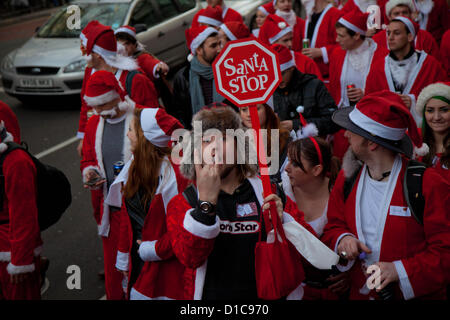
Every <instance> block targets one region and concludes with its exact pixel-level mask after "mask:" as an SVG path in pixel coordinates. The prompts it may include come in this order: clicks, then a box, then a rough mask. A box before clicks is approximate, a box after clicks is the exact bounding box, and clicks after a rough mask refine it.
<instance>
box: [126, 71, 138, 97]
mask: <svg viewBox="0 0 450 320" xmlns="http://www.w3.org/2000/svg"><path fill="white" fill-rule="evenodd" d="M139 73H141V72H139V71H138V70H132V71H128V73H127V78H126V80H125V90H127V93H128V95H129V96H130V98H131V88H132V87H133V78H134V76H135V75H137V74H139Z"/></svg>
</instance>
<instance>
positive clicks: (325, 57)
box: [320, 47, 330, 64]
mask: <svg viewBox="0 0 450 320" xmlns="http://www.w3.org/2000/svg"><path fill="white" fill-rule="evenodd" d="M320 51H322V60H323V63H325V64H327V63H328V62H330V60H329V59H328V52H327V48H325V47H322V48H320Z"/></svg>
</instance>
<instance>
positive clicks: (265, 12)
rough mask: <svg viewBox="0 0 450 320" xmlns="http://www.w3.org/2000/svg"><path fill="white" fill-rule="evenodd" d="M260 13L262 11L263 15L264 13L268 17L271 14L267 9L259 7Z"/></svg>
mask: <svg viewBox="0 0 450 320" xmlns="http://www.w3.org/2000/svg"><path fill="white" fill-rule="evenodd" d="M257 10H259V11H261V12H262V13H264V14H265V15H266V16H268V15H269V12H268V11H267V10H266V8H264V7H263V6H259V7H258V9H257Z"/></svg>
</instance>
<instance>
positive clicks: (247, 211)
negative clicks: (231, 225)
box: [236, 202, 258, 218]
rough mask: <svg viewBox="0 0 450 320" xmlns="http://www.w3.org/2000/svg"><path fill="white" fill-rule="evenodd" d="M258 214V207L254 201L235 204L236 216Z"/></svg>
mask: <svg viewBox="0 0 450 320" xmlns="http://www.w3.org/2000/svg"><path fill="white" fill-rule="evenodd" d="M257 215H258V208H257V207H256V203H255V202H250V203H244V204H237V205H236V216H237V217H240V218H242V217H251V216H257Z"/></svg>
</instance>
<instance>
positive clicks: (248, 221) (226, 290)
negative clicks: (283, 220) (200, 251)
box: [193, 179, 266, 300]
mask: <svg viewBox="0 0 450 320" xmlns="http://www.w3.org/2000/svg"><path fill="white" fill-rule="evenodd" d="M260 209H261V207H260V205H259V202H258V199H257V197H256V194H255V192H254V190H253V187H252V185H251V184H250V182H249V181H248V180H247V179H246V180H245V181H244V182H243V183H242V184H241V185H240V186H239V187H238V188H237V189H236V190H235V192H234V193H233V194H227V193H225V192H223V191H221V192H220V194H219V198H218V201H217V208H216V213H217V215H218V217H219V219H220V220H221V222H220V234H219V235H218V237H217V238H216V239H215V242H214V249H213V251H212V252H211V254H210V255H209V257H208V262H207V268H206V278H205V284H204V287H203V300H224V299H233V300H236V299H257V298H258V297H257V291H256V277H255V246H256V243H257V241H258V236H259V230H260ZM197 214H198V212H197ZM195 215H196V214H193V217H194V218H195ZM265 239H266V236H265V231H264V228H263V233H262V240H265Z"/></svg>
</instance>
